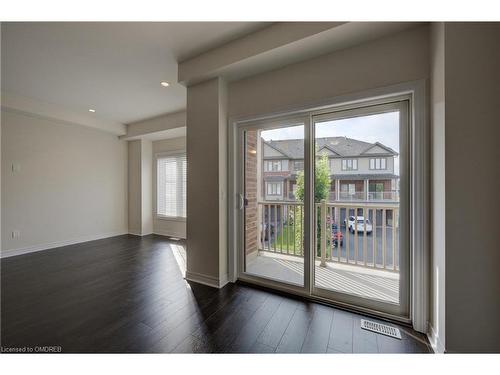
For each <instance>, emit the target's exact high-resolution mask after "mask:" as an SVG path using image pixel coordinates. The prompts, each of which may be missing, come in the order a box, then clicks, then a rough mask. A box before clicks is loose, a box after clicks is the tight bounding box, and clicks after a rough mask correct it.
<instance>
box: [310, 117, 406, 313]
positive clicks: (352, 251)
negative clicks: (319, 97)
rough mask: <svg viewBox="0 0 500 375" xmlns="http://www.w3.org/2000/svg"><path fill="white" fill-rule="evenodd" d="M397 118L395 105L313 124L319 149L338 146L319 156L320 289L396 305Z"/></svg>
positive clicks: (317, 280) (317, 264)
mask: <svg viewBox="0 0 500 375" xmlns="http://www.w3.org/2000/svg"><path fill="white" fill-rule="evenodd" d="M399 122H400V121H399V112H398V111H395V112H389V113H381V114H373V115H367V116H359V117H352V118H343V119H339V120H329V121H323V122H317V123H315V125H314V126H315V137H316V138H315V149H316V150H321V149H322V148H323V147H325V146H327V147H328V148H329V149H330V150H332V151H333V152H332V153H331V154H329V155H319V154H317V156H316V158H315V173H316V176H315V187H314V188H315V205H314V206H315V212H314V218H315V221H316V225H315V226H314V230H315V233H316V234H315V239H316V247H315V249H314V250H313V251H315V252H316V261H315V280H314V283H315V286H316V287H318V288H322V289H327V290H332V291H335V292H340V293H345V294H349V295H353V296H359V297H363V298H367V299H373V300H378V301H383V302H388V303H392V304H399V285H400V283H399V251H400V248H399V208H400V204H399V191H398V189H399V175H400V173H399V149H400V145H399V142H400V141H399ZM346 160H347V161H346ZM351 160H353V161H354V160H356V163H355V164H354V162H353V164H351V162H350V161H351Z"/></svg>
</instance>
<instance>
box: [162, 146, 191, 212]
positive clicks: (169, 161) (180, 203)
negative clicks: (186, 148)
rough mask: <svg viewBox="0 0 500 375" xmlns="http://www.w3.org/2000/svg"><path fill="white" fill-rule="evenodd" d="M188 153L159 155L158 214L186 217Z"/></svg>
mask: <svg viewBox="0 0 500 375" xmlns="http://www.w3.org/2000/svg"><path fill="white" fill-rule="evenodd" d="M186 166H187V162H186V154H177V155H170V156H162V157H158V158H157V161H156V172H157V175H156V176H157V187H156V214H157V215H158V216H165V217H178V218H185V217H186Z"/></svg>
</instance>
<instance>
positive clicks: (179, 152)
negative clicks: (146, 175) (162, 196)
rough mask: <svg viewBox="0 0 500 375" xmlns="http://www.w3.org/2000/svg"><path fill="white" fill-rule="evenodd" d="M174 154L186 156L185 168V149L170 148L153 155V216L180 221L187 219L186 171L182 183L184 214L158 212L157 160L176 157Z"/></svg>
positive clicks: (159, 218)
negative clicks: (170, 149)
mask: <svg viewBox="0 0 500 375" xmlns="http://www.w3.org/2000/svg"><path fill="white" fill-rule="evenodd" d="M176 156H185V157H186V168H187V153H186V150H172V151H164V152H158V153H156V154H155V155H154V167H153V168H154V171H153V176H154V178H153V200H154V212H153V214H154V217H155V219H158V220H167V221H181V222H185V221H186V220H187V173H186V181H185V183H184V188H185V197H186V202H185V207H186V216H169V215H163V214H160V213H158V161H159V160H160V159H164V158H168V157H176Z"/></svg>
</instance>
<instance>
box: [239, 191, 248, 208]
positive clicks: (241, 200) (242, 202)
mask: <svg viewBox="0 0 500 375" xmlns="http://www.w3.org/2000/svg"><path fill="white" fill-rule="evenodd" d="M238 196H239V207H238V208H239V209H240V210H242V209H243V208H245V207H246V206H248V199H246V198H245V196H244V195H243V194H238Z"/></svg>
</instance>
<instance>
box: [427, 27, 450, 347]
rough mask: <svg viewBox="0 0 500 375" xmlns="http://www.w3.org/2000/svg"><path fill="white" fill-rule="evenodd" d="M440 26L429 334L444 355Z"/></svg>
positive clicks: (435, 51)
mask: <svg viewBox="0 0 500 375" xmlns="http://www.w3.org/2000/svg"><path fill="white" fill-rule="evenodd" d="M444 30H445V26H444V23H443V22H439V23H435V24H433V25H432V27H431V56H430V62H431V90H430V91H431V100H430V104H431V105H430V107H431V108H430V110H431V171H432V176H431V262H430V270H431V274H430V278H431V280H430V285H431V296H430V304H429V306H430V311H429V331H430V332H429V333H430V335H429V336H430V342H431V345H432V346H433V348H434V350H435V351H437V352H440V353H442V352H444V350H445V345H446V340H445V339H446V331H445V328H446V324H445V307H446V304H445V292H446V289H445V255H446V236H445V234H446V233H445V228H446V205H445V200H446V199H445V198H446V179H445V175H446V173H445V112H444V111H445V92H444V89H445V81H444V73H445V72H444Z"/></svg>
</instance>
